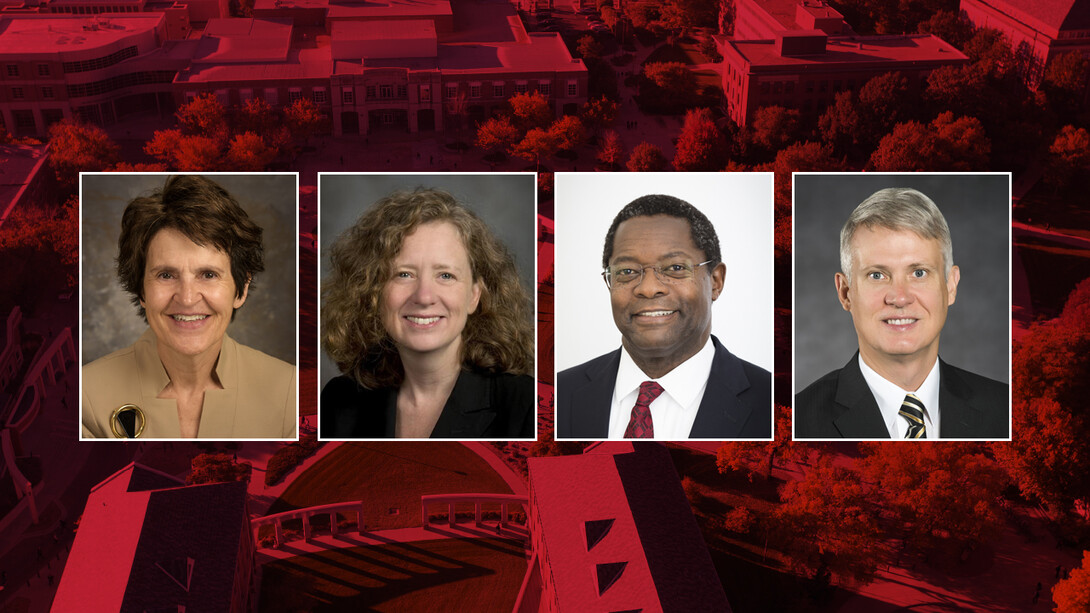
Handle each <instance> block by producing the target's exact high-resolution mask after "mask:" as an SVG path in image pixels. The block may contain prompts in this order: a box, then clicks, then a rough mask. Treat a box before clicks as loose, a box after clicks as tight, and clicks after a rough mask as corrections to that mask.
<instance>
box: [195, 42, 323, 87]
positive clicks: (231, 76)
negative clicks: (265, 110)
mask: <svg viewBox="0 0 1090 613" xmlns="http://www.w3.org/2000/svg"><path fill="white" fill-rule="evenodd" d="M332 68H333V60H332V59H331V57H330V53H329V46H328V45H327V46H323V47H318V48H316V49H313V48H312V49H294V48H293V49H289V50H288V51H287V56H286V57H285V58H284V59H283V61H272V60H270V61H255V62H236V63H231V64H204V63H197V62H194V63H193V65H192V66H190V67H189V68H188V69H186V70H183V71H181V72H179V73H178V76H177V78H175V80H174V82H175V83H243V82H247V81H267V80H279V79H329V75H330V74H332V72H333V70H332Z"/></svg>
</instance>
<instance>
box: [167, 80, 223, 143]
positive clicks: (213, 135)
mask: <svg viewBox="0 0 1090 613" xmlns="http://www.w3.org/2000/svg"><path fill="white" fill-rule="evenodd" d="M176 115H177V117H178V126H179V127H180V128H181V129H182V131H183V132H184V133H185V134H189V135H196V136H203V137H205V138H208V139H210V140H212V141H214V142H215V143H217V144H218V145H221V146H226V144H227V140H228V139H229V138H230V136H231V130H230V128H229V127H228V126H227V110H226V109H225V108H223V105H222V104H220V101H219V99H217V98H216V96H215V95H213V94H210V93H204V94H201V95H199V96H197V97H196V98H194V99H193V100H191V101H190V102H187V103H186V104H183V105H182V106H181V107H180V108H179V109H178V112H177V113H176Z"/></svg>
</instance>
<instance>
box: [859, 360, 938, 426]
mask: <svg viewBox="0 0 1090 613" xmlns="http://www.w3.org/2000/svg"><path fill="white" fill-rule="evenodd" d="M859 370H861V371H863V378H864V379H865V380H866V381H867V387H869V388H870V392H871V394H873V395H874V399H875V400H876V401H877V402H878V408H879V410H881V411H882V420H883V421H884V422H886V429H888V430H889V436H890V438H892V439H895V440H896V439H903V438H904V437H905V434H906V433H908V420H906V419H905V418H904V417H901V416H900V414H899V412H900V410H901V404H902V403H903V402H904V400H905V395H907V394H910V393H911V394H913V395H914V396H916V397H917V398H919V399H920V402H922V403H923V406H924V413H923V420H924V425H925V426H926V428H927V430H926V433H925V434H924V436H923V437H922V438H929V439H937V438H939V361H938V359H936V360H935V364H934V365H933V366H932V367H931V372H929V373H927V378H926V379H924V381H923V384H921V385H920V389H918V390H914V391H913V390H904V389H901V386H899V385H897V384H896V383H892V382H890V381H888V380H887V379H885V378H883V377H882V375H880V374H878V373H877V372H875V371H874V369H873V368H871V367H870V366H867V363H866V362H864V361H863V356H862V355H860V356H859Z"/></svg>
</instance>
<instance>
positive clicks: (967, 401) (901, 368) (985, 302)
mask: <svg viewBox="0 0 1090 613" xmlns="http://www.w3.org/2000/svg"><path fill="white" fill-rule="evenodd" d="M1010 228H1011V196H1010V174H1009V173H965V174H948V173H936V174H929V173H903V174H902V173H892V174H876V173H835V174H825V173H797V174H795V175H794V202H793V233H794V235H793V241H794V243H793V260H794V261H793V275H792V277H793V279H794V287H793V309H792V317H793V339H794V341H793V345H794V346H793V349H794V350H793V352H792V355H793V360H794V362H793V368H792V372H793V390H794V396H795V404H794V424H793V429H794V436H795V438H806V439H823V440H824V439H828V440H837V439H853V440H880V439H889V438H898V439H899V438H914V439H923V440H935V439H954V440H962V439H964V440H980V439H984V440H1010V380H1011V378H1010V363H1011V361H1010V347H1011V298H1010V296H1011V278H1010V270H1011V266H1010V262H1011V259H1010V258H1011V239H1010Z"/></svg>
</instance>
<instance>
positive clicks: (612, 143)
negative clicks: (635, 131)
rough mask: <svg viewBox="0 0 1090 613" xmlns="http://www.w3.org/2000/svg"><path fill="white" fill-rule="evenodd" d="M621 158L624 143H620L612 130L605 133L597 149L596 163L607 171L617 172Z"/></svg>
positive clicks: (622, 156)
mask: <svg viewBox="0 0 1090 613" xmlns="http://www.w3.org/2000/svg"><path fill="white" fill-rule="evenodd" d="M622 158H624V143H623V142H621V137H620V136H619V135H618V134H617V132H616V131H614V130H610V131H608V132H606V135H605V137H604V138H603V139H602V144H601V145H599V147H598V161H599V162H601V163H602V164H603V165H604V167H605V168H606V169H607V170H617V169H618V168H620V166H621V159H622Z"/></svg>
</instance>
